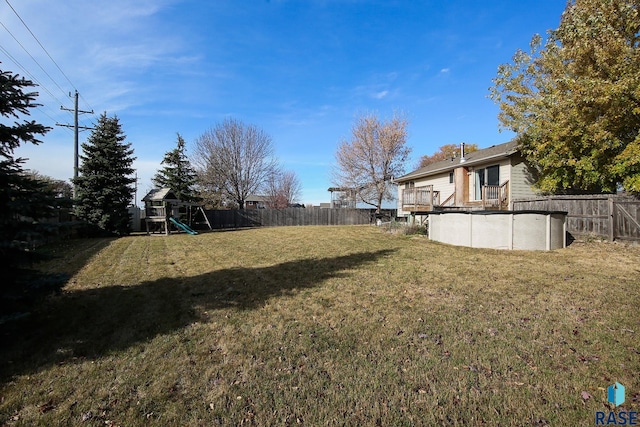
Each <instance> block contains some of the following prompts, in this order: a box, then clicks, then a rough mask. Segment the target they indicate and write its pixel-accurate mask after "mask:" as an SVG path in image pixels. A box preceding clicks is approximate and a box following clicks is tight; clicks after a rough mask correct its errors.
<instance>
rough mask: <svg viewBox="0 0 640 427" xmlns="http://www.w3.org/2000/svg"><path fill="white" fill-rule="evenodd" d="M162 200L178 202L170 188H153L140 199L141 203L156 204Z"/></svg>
mask: <svg viewBox="0 0 640 427" xmlns="http://www.w3.org/2000/svg"><path fill="white" fill-rule="evenodd" d="M162 200H178V198H177V197H176V195H175V193H174V192H173V190H171V189H170V188H166V187H165V188H154V189H153V190H151V191H149V193H147V195H146V196H144V197H143V198H142V201H143V202H157V201H162Z"/></svg>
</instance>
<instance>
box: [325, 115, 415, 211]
mask: <svg viewBox="0 0 640 427" xmlns="http://www.w3.org/2000/svg"><path fill="white" fill-rule="evenodd" d="M407 125H408V121H407V119H406V118H405V117H404V116H401V115H398V114H394V116H393V117H392V118H391V119H390V120H388V121H381V120H379V119H378V116H377V115H375V114H366V115H362V116H360V117H358V118H356V122H355V123H354V125H353V128H352V131H351V132H352V136H351V140H350V141H346V140H344V141H342V142H341V144H340V146H339V147H338V151H337V153H336V161H337V167H336V168H335V170H334V183H335V184H336V185H337V186H338V187H342V188H350V189H354V190H356V191H357V194H358V198H359V199H360V201H362V202H363V203H366V204H368V205H371V206H375V208H376V210H377V211H378V212H380V209H381V207H382V202H383V200H393V193H392V191H391V189H392V184H391V179H392V178H393V177H394V176H397V175H401V174H402V173H404V164H405V162H406V161H407V158H408V156H409V153H410V152H411V148H409V147H407V146H406V140H407Z"/></svg>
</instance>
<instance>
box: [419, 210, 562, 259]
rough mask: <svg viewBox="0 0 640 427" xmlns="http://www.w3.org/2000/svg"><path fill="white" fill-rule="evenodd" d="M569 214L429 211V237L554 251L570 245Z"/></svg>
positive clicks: (478, 245)
mask: <svg viewBox="0 0 640 427" xmlns="http://www.w3.org/2000/svg"><path fill="white" fill-rule="evenodd" d="M566 217H567V213H566V212H559V211H551V212H549V211H442V212H437V211H436V212H429V238H430V239H431V240H434V241H437V242H442V243H448V244H451V245H457V246H468V247H471V248H490V249H522V250H551V249H559V248H564V247H566V245H567V239H566V229H565V219H566Z"/></svg>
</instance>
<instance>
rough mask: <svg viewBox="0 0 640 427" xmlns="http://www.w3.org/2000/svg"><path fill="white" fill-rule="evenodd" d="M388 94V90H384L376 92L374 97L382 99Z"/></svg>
mask: <svg viewBox="0 0 640 427" xmlns="http://www.w3.org/2000/svg"><path fill="white" fill-rule="evenodd" d="M388 94H389V91H388V90H383V91H381V92H377V93H374V94H373V97H374V98H375V99H382V98H385V97H386V96H387V95H388Z"/></svg>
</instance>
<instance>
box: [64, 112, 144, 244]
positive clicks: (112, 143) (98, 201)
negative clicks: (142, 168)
mask: <svg viewBox="0 0 640 427" xmlns="http://www.w3.org/2000/svg"><path fill="white" fill-rule="evenodd" d="M125 139H126V135H125V134H124V133H123V132H122V128H121V127H120V122H119V120H118V118H117V117H115V116H114V117H113V118H110V117H107V113H103V114H102V115H101V116H100V118H99V119H98V123H97V125H96V127H95V128H94V130H93V131H92V132H91V135H90V136H89V138H88V140H87V142H86V143H83V144H82V150H83V152H84V155H82V156H80V158H81V159H82V165H81V166H80V168H79V170H78V172H79V176H78V178H77V179H75V180H74V184H75V185H76V193H77V199H76V214H77V215H78V217H79V218H80V219H84V220H86V221H87V222H89V223H91V224H95V225H97V226H98V227H99V228H101V229H102V230H104V231H106V232H109V233H115V234H118V235H123V234H128V232H129V212H128V207H129V205H130V204H131V201H132V199H133V195H134V192H135V187H134V183H135V178H132V177H131V175H132V174H133V172H134V169H133V168H132V167H131V165H132V163H133V161H134V160H135V157H133V156H132V155H133V149H132V148H131V144H130V143H125Z"/></svg>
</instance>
